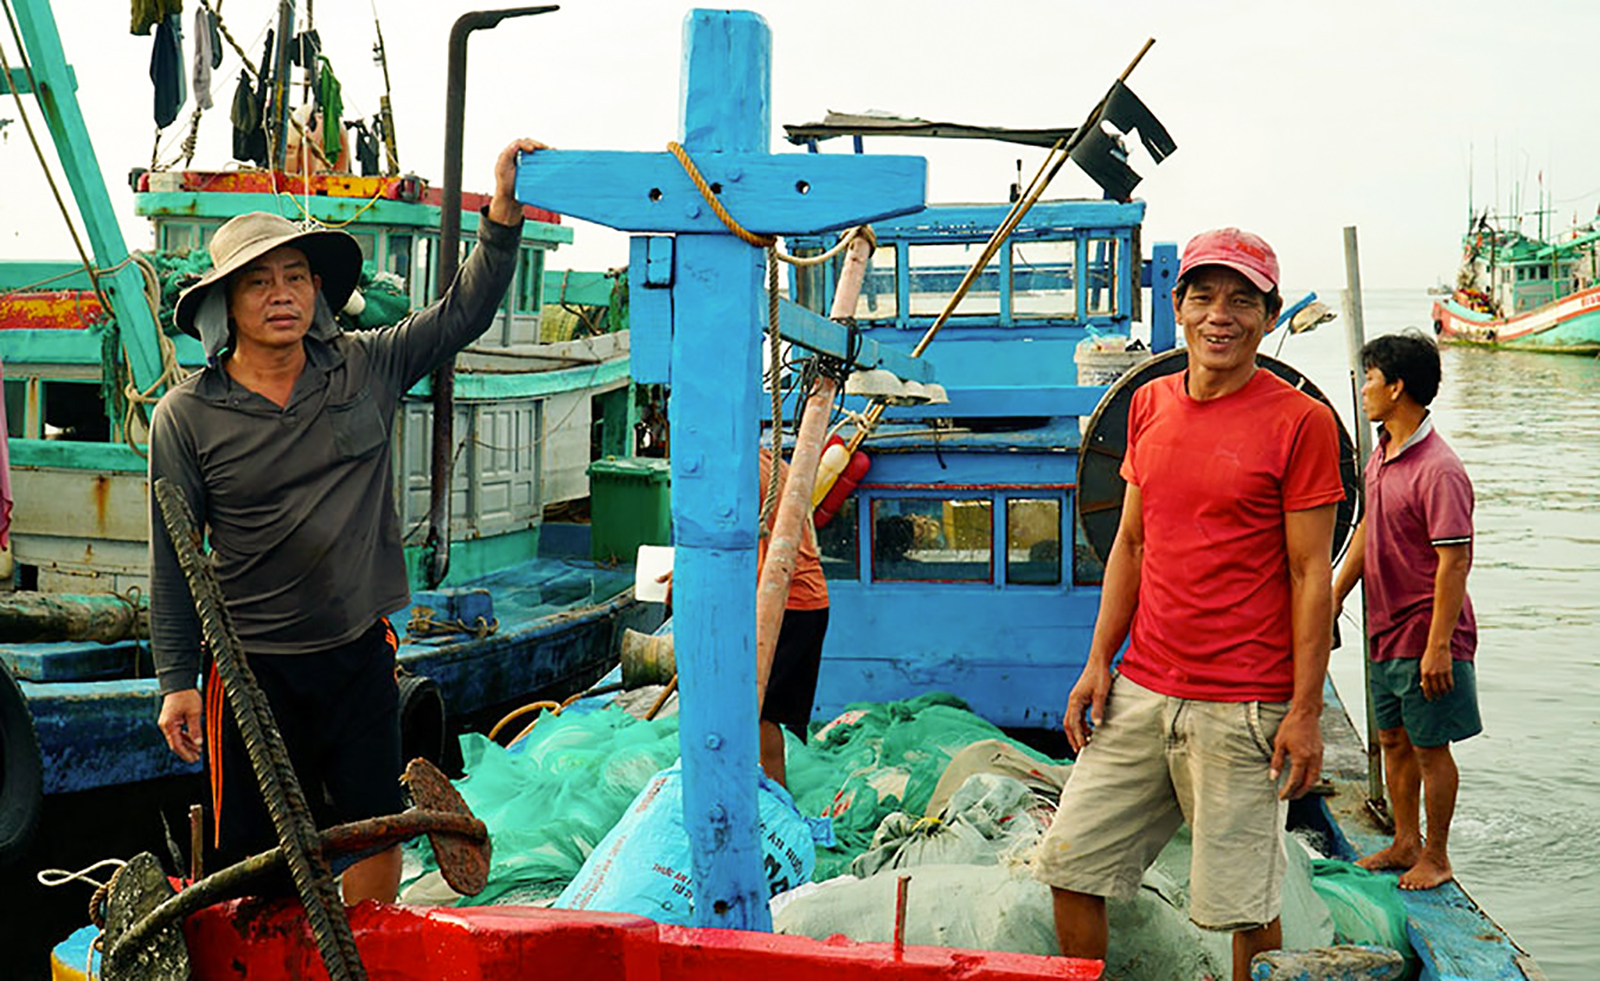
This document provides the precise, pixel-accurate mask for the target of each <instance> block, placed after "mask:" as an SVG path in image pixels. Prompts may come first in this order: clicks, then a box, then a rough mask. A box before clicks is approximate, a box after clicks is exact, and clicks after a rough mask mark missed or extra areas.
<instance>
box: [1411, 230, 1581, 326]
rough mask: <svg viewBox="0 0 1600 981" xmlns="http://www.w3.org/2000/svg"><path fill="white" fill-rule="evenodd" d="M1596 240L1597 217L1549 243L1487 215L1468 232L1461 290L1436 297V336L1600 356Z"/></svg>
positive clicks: (1464, 240)
mask: <svg viewBox="0 0 1600 981" xmlns="http://www.w3.org/2000/svg"><path fill="white" fill-rule="evenodd" d="M1597 242H1600V228H1596V227H1594V223H1592V222H1591V223H1590V224H1589V225H1588V226H1585V227H1582V228H1578V229H1574V230H1572V231H1570V232H1567V233H1566V234H1565V235H1563V236H1562V237H1560V238H1558V239H1555V240H1553V241H1545V240H1543V239H1540V238H1534V237H1531V236H1528V235H1524V234H1523V233H1522V232H1520V231H1518V230H1516V229H1514V228H1501V227H1498V226H1497V225H1496V223H1495V222H1494V221H1492V220H1491V219H1490V217H1489V216H1488V215H1482V216H1480V217H1479V218H1477V219H1476V220H1475V221H1474V222H1473V226H1472V228H1471V229H1470V230H1469V231H1468V232H1467V234H1466V235H1465V236H1463V237H1462V255H1461V267H1460V269H1459V270H1458V271H1457V274H1456V287H1455V289H1454V290H1453V291H1452V292H1451V294H1450V295H1449V296H1447V297H1444V298H1441V299H1436V300H1434V302H1433V331H1434V333H1435V334H1437V335H1438V336H1439V340H1440V341H1441V342H1443V343H1446V344H1467V345H1473V346H1477V347H1487V348H1504V349H1506V350H1516V351H1543V352H1547V353H1555V354H1600V265H1597V262H1596V256H1595V253H1596V248H1597V245H1596V243H1597ZM1429 292H1430V293H1431V292H1432V290H1430V291H1429Z"/></svg>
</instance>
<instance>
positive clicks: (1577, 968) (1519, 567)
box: [1261, 287, 1600, 981]
mask: <svg viewBox="0 0 1600 981" xmlns="http://www.w3.org/2000/svg"><path fill="white" fill-rule="evenodd" d="M1318 293H1319V295H1320V297H1321V299H1322V300H1323V301H1324V302H1326V303H1328V305H1329V306H1330V307H1332V308H1333V309H1335V310H1342V306H1341V301H1342V300H1343V291H1341V290H1339V289H1328V290H1319V291H1318ZM1303 295H1304V290H1301V291H1298V292H1296V291H1294V290H1285V291H1284V299H1285V301H1286V302H1290V303H1292V302H1294V301H1295V300H1297V299H1298V298H1299V297H1300V296H1303ZM1431 303H1432V297H1429V296H1427V295H1425V293H1424V291H1423V289H1422V288H1420V287H1419V288H1417V289H1414V290H1366V291H1364V295H1363V304H1362V306H1363V311H1364V314H1365V318H1364V319H1365V329H1366V336H1367V337H1368V338H1371V337H1375V336H1377V335H1379V334H1384V333H1392V332H1394V331H1398V330H1402V329H1404V328H1406V327H1408V326H1413V327H1417V328H1420V329H1421V330H1423V331H1424V332H1425V333H1427V334H1429V335H1431V334H1432V329H1431V318H1430V316H1429V310H1430V306H1431ZM1346 324H1347V322H1346V320H1345V319H1344V318H1343V317H1341V319H1339V320H1335V321H1333V322H1332V323H1328V324H1324V325H1322V326H1321V327H1319V328H1318V329H1317V330H1316V331H1315V332H1313V333H1310V334H1301V335H1298V336H1294V337H1287V338H1281V337H1279V336H1278V335H1277V334H1273V335H1269V336H1268V337H1267V338H1266V339H1265V340H1264V341H1263V342H1262V347H1261V350H1262V351H1263V352H1264V353H1267V354H1276V356H1277V357H1279V358H1281V359H1282V360H1284V361H1287V362H1289V363H1290V364H1292V365H1294V366H1295V367H1296V368H1298V369H1299V370H1300V371H1302V372H1303V373H1305V374H1306V375H1308V376H1309V377H1310V378H1311V380H1312V381H1313V382H1314V383H1315V384H1316V385H1317V386H1318V387H1319V388H1321V389H1322V391H1323V393H1324V394H1325V395H1327V396H1328V398H1329V399H1330V400H1331V401H1332V402H1333V403H1334V405H1335V407H1336V408H1337V409H1338V411H1339V416H1340V418H1341V419H1342V420H1343V421H1344V423H1345V425H1346V427H1349V426H1350V425H1351V419H1352V416H1353V415H1354V413H1355V403H1354V397H1353V395H1352V393H1351V387H1350V384H1351V383H1350V371H1349V365H1348V357H1347V341H1346V337H1345V329H1346ZM1280 343H1281V345H1282V346H1281V349H1280ZM1441 355H1442V360H1443V368H1444V379H1443V383H1442V384H1441V386H1440V390H1439V395H1438V397H1437V398H1436V399H1435V400H1434V403H1433V416H1434V424H1435V426H1436V428H1437V430H1438V432H1439V433H1440V434H1441V435H1442V436H1443V437H1444V438H1445V440H1446V441H1447V442H1449V444H1450V445H1451V446H1452V447H1453V448H1454V449H1455V451H1456V453H1457V454H1458V455H1459V456H1460V457H1461V460H1462V462H1463V463H1465V464H1466V467H1467V472H1468V473H1469V474H1470V476H1471V478H1472V482H1473V487H1474V490H1475V493H1476V502H1477V503H1476V511H1475V515H1474V525H1475V542H1474V549H1473V552H1474V554H1473V567H1472V573H1471V576H1470V577H1469V579H1468V583H1467V591H1468V594H1469V595H1470V596H1471V597H1472V603H1473V608H1474V610H1475V611H1476V613H1477V618H1478V655H1477V677H1478V697H1479V700H1480V703H1481V708H1482V714H1483V727H1484V731H1483V734H1482V735H1479V736H1477V737H1474V738H1472V739H1470V740H1467V741H1466V742H1463V743H1461V744H1459V745H1458V746H1456V747H1455V758H1456V762H1457V765H1458V766H1459V767H1460V770H1461V790H1460V794H1459V796H1458V798H1457V803H1456V814H1455V821H1454V822H1453V823H1452V825H1451V835H1450V857H1451V861H1452V863H1453V865H1454V867H1455V871H1456V875H1457V876H1458V878H1459V881H1460V882H1461V884H1462V885H1463V886H1464V887H1465V888H1466V889H1467V890H1468V892H1470V893H1471V894H1472V895H1473V896H1474V897H1475V898H1476V899H1477V900H1478V902H1479V903H1480V904H1481V905H1482V906H1483V907H1484V909H1485V910H1486V911H1487V912H1488V913H1489V915H1490V916H1492V917H1494V919H1495V920H1496V921H1497V922H1499V923H1500V925H1501V926H1503V927H1505V928H1506V930H1507V931H1508V932H1509V933H1510V934H1511V935H1512V937H1514V938H1515V939H1516V941H1517V942H1518V943H1519V944H1521V945H1522V946H1523V947H1524V948H1526V949H1527V950H1528V952H1529V953H1531V954H1532V955H1533V956H1534V958H1535V959H1536V960H1537V961H1538V963H1539V966H1540V967H1541V968H1543V969H1544V970H1545V972H1546V973H1547V974H1548V975H1549V977H1550V978H1551V979H1552V981H1589V979H1593V978H1595V977H1600V938H1597V935H1596V929H1597V927H1600V857H1597V856H1600V817H1597V816H1596V814H1597V807H1600V769H1597V767H1596V759H1597V757H1600V359H1596V358H1593V357H1584V356H1577V355H1551V354H1525V353H1520V352H1509V351H1487V350H1478V349H1471V348H1461V347H1445V348H1443V349H1442V351H1441ZM1351 433H1352V435H1353V434H1354V430H1353V429H1352V430H1351ZM1346 608H1347V609H1348V610H1349V611H1351V613H1352V614H1355V615H1359V603H1358V602H1357V600H1356V598H1355V596H1352V597H1351V598H1350V600H1349V602H1348V603H1347V604H1346ZM1358 622H1359V621H1357V620H1353V619H1351V618H1350V617H1349V616H1347V617H1346V619H1345V620H1344V623H1343V627H1344V629H1343V631H1342V633H1343V634H1344V636H1345V637H1346V638H1350V637H1353V636H1359V634H1358V633H1357V631H1358V630H1359V627H1358V626H1356V624H1357V623H1358ZM1358 650H1359V648H1357V647H1356V646H1355V645H1354V644H1351V643H1347V644H1346V646H1345V647H1344V648H1343V649H1341V650H1338V651H1335V652H1334V653H1333V661H1332V665H1331V668H1330V672H1331V674H1332V676H1333V679H1334V683H1335V684H1336V685H1338V687H1339V690H1340V691H1341V692H1342V693H1344V695H1345V698H1346V701H1347V703H1348V704H1349V705H1350V708H1351V713H1352V715H1353V716H1354V717H1355V722H1356V727H1357V729H1358V731H1362V732H1364V731H1365V719H1364V716H1363V700H1362V698H1361V696H1360V693H1361V684H1362V667H1361V660H1360V656H1359V654H1358V653H1357V651H1358Z"/></svg>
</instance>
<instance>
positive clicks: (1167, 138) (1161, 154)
mask: <svg viewBox="0 0 1600 981" xmlns="http://www.w3.org/2000/svg"><path fill="white" fill-rule="evenodd" d="M1105 123H1110V124H1111V125H1112V126H1113V127H1115V128H1116V129H1117V131H1118V132H1119V133H1121V134H1122V135H1123V136H1126V135H1127V134H1129V133H1132V132H1134V131H1135V130H1137V131H1138V133H1139V139H1140V141H1141V142H1143V143H1144V148H1145V149H1146V150H1148V151H1150V156H1151V157H1152V158H1153V159H1154V160H1155V162H1156V163H1160V162H1161V161H1163V160H1165V159H1166V158H1167V157H1168V156H1170V155H1171V154H1172V151H1174V150H1176V149H1177V148H1178V144H1176V143H1174V142H1173V140H1172V137H1171V135H1169V134H1168V133H1167V129H1166V127H1165V126H1162V125H1161V120H1159V119H1157V118H1156V117H1155V114H1154V113H1152V112H1151V111H1150V110H1149V109H1148V108H1146V106H1145V104H1144V103H1143V102H1141V101H1140V100H1139V97H1138V96H1136V95H1134V94H1133V90H1132V89H1130V88H1128V87H1127V86H1126V85H1123V84H1122V82H1120V81H1118V82H1115V83H1113V84H1112V86H1111V91H1110V92H1108V93H1106V101H1105V106H1104V108H1103V109H1101V111H1100V114H1099V116H1098V117H1096V119H1095V121H1094V122H1093V124H1091V125H1090V126H1089V127H1088V130H1087V132H1085V133H1084V134H1083V137H1082V139H1080V140H1078V141H1077V145H1076V146H1074V147H1073V148H1072V160H1073V162H1074V163H1076V164H1077V165H1078V166H1079V167H1080V168H1081V169H1082V170H1083V172H1084V173H1086V174H1088V175H1089V176H1090V177H1092V178H1093V179H1094V182H1095V183H1096V184H1099V185H1100V186H1101V187H1102V188H1104V189H1105V192H1106V194H1108V195H1110V196H1111V197H1113V198H1116V199H1117V200H1118V201H1126V200H1128V196H1129V195H1130V194H1131V193H1133V189H1134V188H1135V187H1138V186H1139V181H1140V180H1141V178H1140V176H1139V175H1138V174H1137V173H1135V172H1134V170H1133V168H1132V167H1129V166H1128V150H1127V147H1126V146H1124V145H1123V142H1122V139H1121V137H1120V136H1117V135H1114V134H1112V133H1108V132H1106V127H1105V125H1104V124H1105Z"/></svg>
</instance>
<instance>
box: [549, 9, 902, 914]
mask: <svg viewBox="0 0 1600 981" xmlns="http://www.w3.org/2000/svg"><path fill="white" fill-rule="evenodd" d="M771 63H772V34H771V31H770V30H769V29H768V27H767V24H766V22H765V21H764V20H762V18H761V17H760V16H758V15H756V14H754V13H750V12H747V11H720V10H693V11H691V12H690V13H689V15H688V16H687V17H686V18H685V20H684V61H683V79H682V96H681V102H680V106H681V113H682V119H681V123H682V130H681V136H680V142H681V143H682V145H683V147H684V149H685V150H687V151H688V153H689V155H690V156H691V157H692V158H693V159H694V161H695V163H696V164H697V165H698V167H699V168H700V171H701V173H702V174H703V175H704V176H705V179H706V180H707V181H709V182H711V183H712V184H713V185H715V186H716V188H717V189H718V191H719V194H720V199H721V201H722V202H723V204H724V205H725V206H726V208H727V209H728V211H729V212H731V213H732V215H733V216H734V218H735V219H737V220H738V221H739V222H740V223H741V224H743V225H744V227H745V228H747V229H749V230H750V231H752V232H756V233H758V234H790V233H802V232H820V231H826V230H829V229H837V228H847V227H849V226H851V225H856V224H861V223H863V222H870V221H873V220H876V219H880V218H887V217H891V216H893V215H900V214H907V213H909V212H913V211H917V210H919V209H920V208H921V207H922V206H923V196H924V190H925V186H926V176H927V165H926V162H925V161H924V160H923V159H922V158H920V157H868V156H822V155H816V154H805V153H798V154H783V155H773V154H770V153H769V152H768V146H769V140H770V137H771V131H772V112H771ZM517 196H518V198H520V199H521V200H522V201H524V202H526V203H528V204H535V205H538V206H540V207H544V208H549V209H552V210H554V211H558V212H561V213H563V214H568V215H572V216H575V217H579V218H584V219H587V220H589V221H593V222H596V223H599V224H602V225H608V226H610V227H612V228H618V229H625V230H629V231H635V232H664V233H673V235H674V236H675V237H674V238H666V237H658V238H651V239H647V240H639V239H636V240H635V246H634V250H633V256H634V260H635V261H634V262H632V263H631V265H630V268H629V277H630V281H631V282H633V283H634V284H635V290H634V293H633V295H634V296H635V297H637V296H640V286H639V284H644V283H646V282H649V283H651V284H653V285H655V286H657V287H660V288H658V289H656V290H654V291H653V296H652V299H653V300H655V301H656V310H657V312H658V313H666V314H667V319H666V321H665V322H667V323H670V328H671V331H670V349H669V350H670V375H671V381H672V400H671V408H670V412H669V420H670V423H671V427H672V525H673V535H674V540H675V543H676V546H677V554H676V558H675V570H674V576H673V579H674V584H673V592H674V598H675V619H674V634H675V647H676V651H677V662H678V682H679V688H680V690H681V692H682V703H681V704H682V708H681V709H680V716H679V734H678V742H679V748H680V752H681V753H682V756H683V776H684V795H683V796H684V801H683V803H684V821H685V823H686V825H687V826H688V829H689V834H690V838H691V845H692V848H693V855H694V860H693V874H694V882H695V886H694V899H695V922H696V924H697V925H701V926H716V927H732V928H737V929H752V930H767V929H771V917H770V915H769V913H768V911H767V898H768V895H767V893H768V890H767V886H766V877H765V875H764V874H763V872H762V861H761V855H762V853H761V844H760V839H759V837H758V825H757V816H756V772H757V765H758V764H757V757H758V753H757V750H756V746H757V739H756V731H757V718H756V698H755V687H756V686H755V594H756V518H757V485H758V482H759V481H758V478H757V463H756V446H757V443H758V440H759V438H760V424H759V419H760V409H759V404H760V403H759V395H760V390H761V378H760V373H761V353H760V342H761V337H762V328H763V327H764V325H765V323H766V287H765V275H764V262H765V259H764V255H763V252H762V250H761V249H758V248H753V247H751V246H749V245H746V244H745V243H744V242H742V241H740V240H739V239H738V238H735V237H734V236H733V235H732V234H730V233H729V232H728V230H727V229H726V228H725V227H724V226H723V224H722V223H721V221H719V220H718V218H717V217H716V215H714V214H713V213H712V211H711V209H710V208H709V207H707V206H706V204H705V203H704V201H703V200H702V199H701V197H700V195H699V193H698V192H697V191H696V189H695V187H694V185H693V184H692V183H691V182H690V180H689V178H688V176H687V175H686V174H685V173H684V171H683V169H682V166H681V165H680V164H679V163H678V161H677V160H676V159H675V158H674V157H673V156H672V155H671V154H670V153H667V152H661V153H621V152H598V151H597V152H590V151H567V152H557V151H549V152H540V153H537V154H534V155H532V156H531V157H525V158H524V159H523V161H522V162H521V164H520V165H519V168H518V173H517ZM630 309H632V310H634V311H635V312H636V313H637V314H639V315H641V316H643V317H646V318H648V316H649V315H648V313H647V312H646V311H645V310H642V309H640V308H639V307H638V306H635V305H634V304H633V303H630ZM665 336H666V335H665V333H664V332H663V334H662V337H663V342H664V343H665ZM636 354H637V351H636ZM636 363H637V362H636Z"/></svg>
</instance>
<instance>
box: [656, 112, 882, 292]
mask: <svg viewBox="0 0 1600 981" xmlns="http://www.w3.org/2000/svg"><path fill="white" fill-rule="evenodd" d="M667 149H668V150H670V151H672V155H673V156H674V157H677V158H678V163H680V164H682V165H683V170H684V173H686V174H688V175H689V180H691V181H693V182H694V186H695V189H696V190H698V191H699V192H700V196H701V197H702V198H705V202H706V204H707V205H709V206H710V207H711V210H712V212H713V213H715V214H716V216H717V217H718V218H719V219H721V221H722V223H723V224H724V225H726V226H728V231H730V232H732V233H733V234H734V235H735V236H736V237H737V238H738V239H739V240H740V241H741V242H744V243H745V244H746V245H753V246H755V247H756V248H758V249H772V250H773V255H775V256H776V257H777V258H778V261H780V262H787V263H789V264H790V265H791V266H815V265H819V264H821V263H824V262H827V261H828V260H829V259H832V258H833V257H834V256H836V255H838V254H839V253H840V252H843V251H844V250H845V249H846V248H847V247H848V246H849V245H850V242H851V240H853V239H854V238H855V237H856V236H857V235H863V234H865V235H871V234H872V229H871V228H869V227H867V226H865V225H863V226H860V227H857V228H852V229H850V231H848V232H846V233H845V235H844V237H843V238H841V239H840V240H839V241H838V242H837V243H835V244H834V246H833V247H832V248H830V249H829V250H828V251H826V252H824V253H822V254H821V255H813V256H794V255H789V254H787V253H784V252H779V251H778V250H777V245H778V238H777V236H775V235H757V234H756V233H755V232H752V231H750V230H749V229H747V228H745V227H744V226H743V225H741V224H739V223H738V221H736V220H734V217H733V215H731V214H729V213H728V209H727V208H724V207H723V206H722V201H721V200H719V199H718V197H717V192H715V191H713V190H712V189H711V185H710V184H708V183H707V182H706V179H705V178H704V177H703V176H701V174H700V168H699V167H696V166H695V165H694V161H693V160H691V159H689V151H687V150H685V149H684V148H683V147H682V146H681V145H679V144H678V142H677V141H675V140H674V141H672V142H669V143H668V144H667ZM873 244H874V245H876V244H877V240H876V239H874V240H873Z"/></svg>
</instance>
